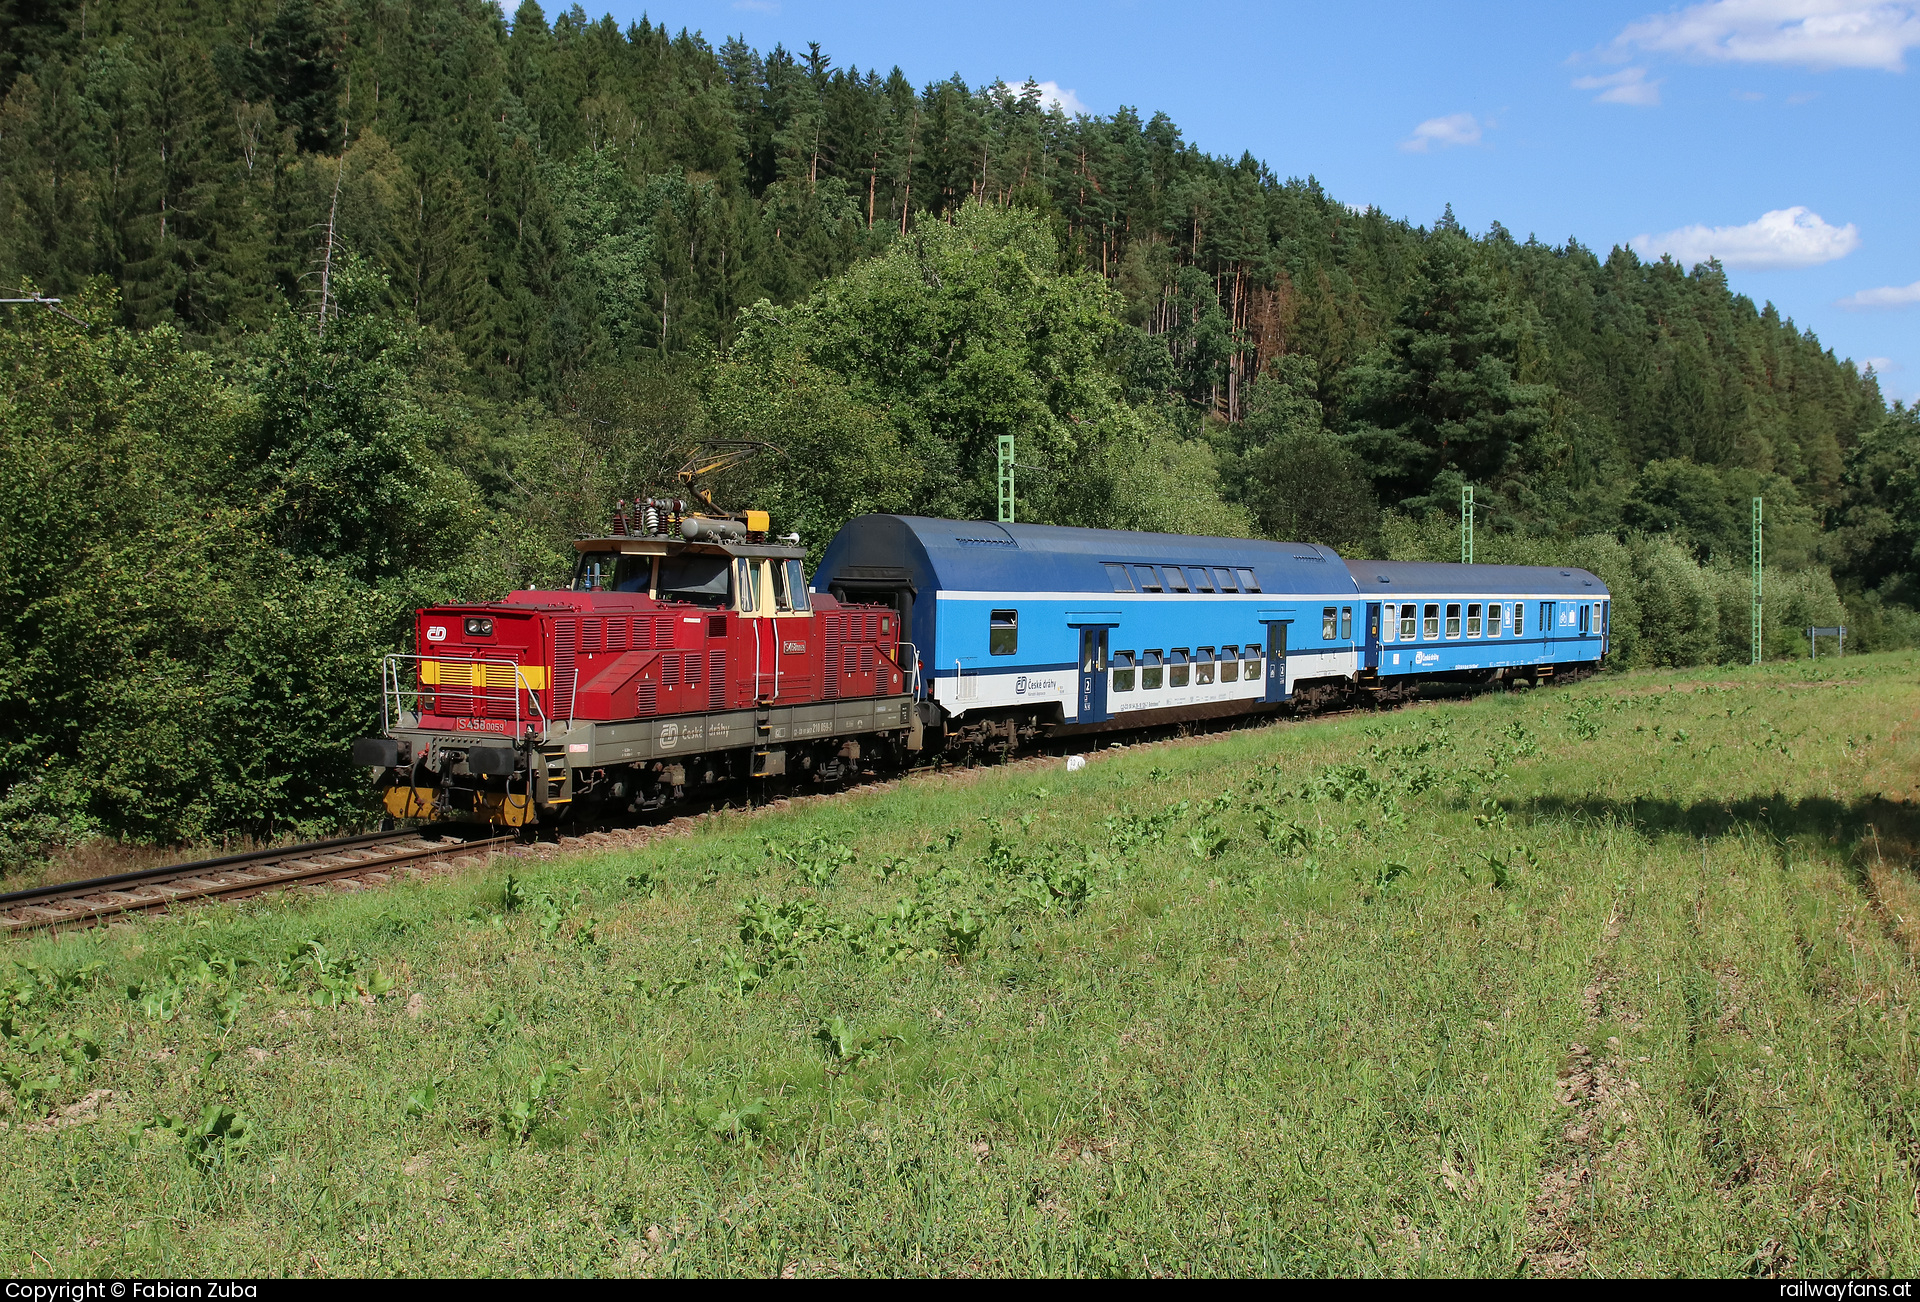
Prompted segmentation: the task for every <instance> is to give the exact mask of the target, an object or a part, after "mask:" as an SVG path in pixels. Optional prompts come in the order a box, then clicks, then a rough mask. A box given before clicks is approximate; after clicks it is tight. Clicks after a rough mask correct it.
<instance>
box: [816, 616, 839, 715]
mask: <svg viewBox="0 0 1920 1302" xmlns="http://www.w3.org/2000/svg"><path fill="white" fill-rule="evenodd" d="M840 618H841V617H840V616H839V615H828V616H827V617H826V618H825V619H823V620H821V621H820V643H821V645H820V692H821V695H823V696H825V697H826V698H827V699H828V700H832V699H833V698H834V697H836V696H838V695H840V676H839V675H838V674H836V673H834V672H833V670H834V663H835V659H836V657H838V656H839V654H840Z"/></svg>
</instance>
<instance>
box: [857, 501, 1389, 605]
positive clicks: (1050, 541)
mask: <svg viewBox="0 0 1920 1302" xmlns="http://www.w3.org/2000/svg"><path fill="white" fill-rule="evenodd" d="M1112 561H1118V562H1121V563H1124V564H1128V565H1149V564H1151V565H1208V566H1221V567H1229V568H1234V569H1251V570H1252V571H1253V572H1254V574H1255V576H1256V577H1257V579H1258V580H1259V584H1260V590H1261V591H1262V592H1263V593H1282V594H1285V593H1310V594H1315V595H1319V594H1323V593H1329V592H1351V591H1353V579H1352V577H1351V576H1350V575H1349V574H1348V573H1347V571H1346V568H1345V565H1344V563H1343V562H1342V561H1341V559H1340V556H1339V554H1338V553H1337V552H1335V551H1334V550H1333V549H1332V548H1331V547H1322V546H1318V545H1316V544H1313V543H1278V542H1267V541H1265V540H1263V539H1258V538H1207V537H1200V536H1196V535H1190V534H1179V533H1129V532H1123V531H1120V530H1115V529H1070V528H1063V527H1060V526H1056V525H1044V524H988V523H985V522H983V521H976V520H935V519H930V518H928V517H926V516H917V515H863V516H859V517H857V518H856V519H853V520H849V521H848V522H847V524H846V525H845V527H843V528H842V529H841V530H840V533H839V534H838V536H836V537H835V539H834V541H833V543H832V545H831V546H830V547H828V549H827V553H826V555H825V556H824V557H823V558H822V559H821V564H820V576H821V578H822V579H823V580H824V581H825V582H826V583H836V584H847V585H848V586H859V585H861V584H863V583H868V582H874V581H883V580H885V579H887V578H896V579H908V580H910V581H911V582H912V584H913V586H914V589H915V590H916V591H917V592H922V593H925V592H929V591H946V592H1005V593H1009V594H1012V593H1023V592H1086V593H1108V594H1111V593H1112V592H1113V581H1112V580H1111V579H1110V578H1109V577H1108V573H1107V570H1106V569H1105V568H1104V565H1103V562H1112ZM901 570H905V571H907V573H899V571H901Z"/></svg>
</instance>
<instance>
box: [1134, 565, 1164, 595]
mask: <svg viewBox="0 0 1920 1302" xmlns="http://www.w3.org/2000/svg"><path fill="white" fill-rule="evenodd" d="M1133 581H1134V582H1135V583H1137V584H1139V585H1140V591H1142V592H1158V591H1160V576H1159V575H1158V574H1156V573H1154V571H1153V566H1151V565H1136V566H1134V567H1133Z"/></svg>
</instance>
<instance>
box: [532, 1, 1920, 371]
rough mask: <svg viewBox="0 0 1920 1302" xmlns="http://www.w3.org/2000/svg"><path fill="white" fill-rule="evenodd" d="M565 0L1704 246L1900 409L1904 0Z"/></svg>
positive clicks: (1911, 318)
mask: <svg viewBox="0 0 1920 1302" xmlns="http://www.w3.org/2000/svg"><path fill="white" fill-rule="evenodd" d="M586 7H587V8H588V9H589V10H590V12H592V13H594V14H595V15H596V16H597V15H598V13H599V12H601V11H602V10H603V9H609V8H610V10H611V12H612V13H613V14H614V16H615V17H616V18H618V19H620V20H622V21H623V22H625V21H631V20H633V19H637V18H638V17H640V16H641V14H642V12H646V13H648V14H649V16H650V17H651V18H652V19H653V20H654V21H655V22H665V23H667V24H668V25H669V26H671V27H672V28H674V29H676V30H677V29H679V28H681V27H687V28H690V29H693V30H696V31H700V32H703V33H705V35H706V36H707V37H708V39H709V40H712V41H714V42H715V43H716V44H717V43H718V42H719V41H721V40H723V39H725V37H727V36H728V35H732V34H735V33H738V34H742V35H744V36H745V37H746V39H747V41H748V42H749V43H750V44H752V45H754V46H757V47H759V48H760V49H762V50H765V49H768V48H771V47H772V46H773V45H774V44H776V43H783V44H785V45H787V46H788V47H789V48H790V49H797V50H804V49H805V48H806V45H807V42H809V41H818V42H820V44H821V45H822V47H823V48H824V50H825V51H826V53H828V54H829V55H831V56H832V58H833V60H834V64H835V66H837V67H846V66H848V65H856V66H858V67H860V68H862V69H865V68H867V67H870V66H874V65H878V66H879V67H880V68H881V69H882V71H885V70H886V69H889V68H891V67H893V66H894V65H896V64H897V65H898V66H899V67H900V68H901V69H902V71H904V72H905V73H906V74H907V76H908V77H909V78H910V79H911V80H913V81H914V82H915V83H916V84H920V85H924V84H926V83H927V82H929V81H933V80H937V79H939V78H941V77H945V76H947V75H949V74H951V73H955V72H957V73H959V74H960V75H961V76H962V77H964V78H966V80H967V81H968V83H969V84H972V85H979V84H981V83H983V82H991V81H992V80H994V79H995V78H1002V79H1005V80H1006V81H1008V82H1011V83H1018V82H1021V81H1024V80H1025V79H1026V78H1028V77H1029V76H1031V77H1033V78H1035V79H1036V80H1038V81H1040V82H1043V83H1048V84H1050V85H1051V87H1053V88H1055V89H1057V91H1058V92H1059V94H1060V95H1061V98H1062V100H1063V102H1064V103H1065V104H1066V106H1067V107H1068V108H1069V110H1076V109H1084V110H1085V111H1087V112H1091V113H1100V114H1105V113H1111V112H1112V111H1113V110H1114V109H1116V108H1117V107H1119V106H1120V105H1123V104H1126V105H1132V106H1134V107H1136V108H1137V109H1139V110H1140V112H1141V113H1142V114H1143V115H1148V114H1151V113H1153V112H1154V111H1156V110H1164V111H1165V112H1166V113H1167V114H1168V115H1169V116H1171V117H1172V118H1173V120H1174V121H1175V122H1177V123H1178V124H1179V125H1180V127H1181V129H1182V130H1183V131H1184V132H1185V135H1186V138H1187V139H1188V140H1189V141H1192V142H1194V143H1195V144H1198V145H1199V146H1201V147H1202V148H1204V149H1206V150H1207V151H1208V152H1210V153H1214V154H1225V155H1229V156H1234V157H1237V156H1238V155H1239V154H1240V152H1241V151H1242V150H1246V151H1250V152H1251V153H1253V154H1254V156H1255V157H1258V158H1261V159H1264V160H1265V161H1266V163H1267V164H1268V165H1269V166H1270V167H1271V168H1272V169H1273V170H1274V171H1276V172H1277V173H1279V174H1280V175H1282V176H1305V175H1307V174H1309V173H1311V174H1313V175H1315V176H1317V177H1319V179H1320V181H1321V183H1322V184H1323V185H1325V186H1326V187H1327V189H1328V191H1329V192H1330V193H1331V194H1333V195H1334V196H1335V197H1336V198H1339V199H1341V200H1343V201H1345V202H1347V203H1351V204H1356V205H1362V206H1364V205H1366V204H1369V203H1372V204H1378V205H1379V206H1380V207H1381V208H1382V209H1384V210H1386V211H1387V212H1388V213H1391V214H1393V215H1395V216H1401V217H1407V218H1410V219H1412V220H1414V221H1416V222H1420V223H1423V224H1424V223H1430V222H1431V221H1432V220H1433V219H1434V218H1435V217H1437V216H1438V215H1439V214H1440V212H1441V210H1442V208H1443V207H1444V206H1445V205H1446V204H1448V203H1451V204H1452V205H1453V208H1454V212H1455V214H1456V215H1458V217H1459V218H1460V220H1461V221H1462V222H1463V223H1464V224H1465V225H1467V226H1468V227H1469V228H1470V229H1472V230H1475V231H1483V230H1485V229H1486V228H1487V227H1488V225H1490V224H1491V223H1492V222H1494V221H1499V222H1502V223H1504V224H1505V225H1506V226H1507V228H1508V229H1510V230H1512V231H1513V232H1514V233H1515V234H1516V235H1517V236H1519V237H1521V238H1524V237H1526V236H1527V235H1528V234H1537V235H1538V236H1539V237H1540V238H1541V239H1543V240H1548V241H1551V242H1554V243H1559V242H1561V241H1563V240H1565V239H1566V238H1568V237H1569V236H1572V237H1575V238H1577V239H1579V240H1580V242H1581V243H1583V244H1586V245H1588V246H1590V247H1592V248H1595V249H1597V250H1600V251H1601V252H1602V253H1604V252H1605V250H1607V249H1608V248H1610V247H1611V246H1612V245H1614V244H1616V243H1628V242H1631V243H1633V244H1634V246H1635V247H1636V248H1638V249H1640V250H1641V251H1642V252H1643V253H1646V252H1656V253H1657V251H1658V250H1659V249H1662V248H1665V249H1668V250H1671V251H1673V252H1674V253H1675V254H1676V256H1681V257H1683V258H1685V259H1686V260H1687V261H1689V262H1691V261H1695V260H1698V259H1700V258H1704V257H1706V256H1707V255H1708V254H1710V253H1718V254H1719V255H1720V256H1721V258H1722V260H1723V261H1724V262H1726V263H1727V264H1728V268H1729V272H1728V274H1729V277H1730V279H1731V280H1732V283H1733V286H1734V288H1735V289H1736V290H1738V291H1739V292H1741V293H1744V294H1747V295H1749V296H1751V297H1752V298H1753V299H1754V300H1755V301H1757V302H1764V301H1767V300H1771V301H1772V302H1774V303H1775V304H1776V305H1777V306H1778V307H1779V309H1780V311H1781V312H1782V313H1783V314H1785V315H1787V316H1790V317H1792V318H1793V319H1794V320H1795V321H1797V322H1798V323H1800V324H1801V325H1802V326H1804V327H1810V328H1811V329H1813V330H1814V331H1815V332H1816V333H1818V335H1819V336H1820V338H1821V340H1822V341H1823V342H1824V343H1825V344H1827V345H1828V346H1829V347H1831V348H1832V349H1833V350H1834V351H1835V352H1836V353H1837V354H1838V355H1840V356H1842V357H1850V358H1853V359H1854V360H1855V361H1856V362H1859V363H1861V364H1863V365H1864V364H1866V363H1867V362H1869V361H1872V363H1873V364H1874V365H1875V367H1876V369H1877V370H1879V372H1880V374H1881V378H1882V385H1883V387H1884V388H1885V390H1886V392H1887V393H1888V396H1889V397H1899V398H1903V399H1906V400H1908V401H1912V400H1914V399H1915V398H1916V397H1920V212H1916V206H1917V205H1920V176H1916V163H1917V162H1920V68H1916V67H1914V65H1916V64H1920V0H1710V2H1709V3H1702V4H1694V5H1683V6H1677V7H1672V8H1659V7H1654V6H1651V5H1648V4H1645V3H1626V4H1614V3H1586V4H1580V5H1568V4H1552V5H1545V4H1541V5H1522V4H1503V3H1491V2H1486V3H1479V4H1447V3H1435V2H1434V0H1426V2H1424V3H1381V4H1372V5H1352V4H1346V5H1339V4H1333V5H1330V4H1326V3H1324V0H1321V2H1319V3H1313V4H1266V5H1259V4H1232V5H1230V4H1220V3H1212V2H1211V0H1184V2H1183V3H1178V4H1172V3H1166V2H1165V0H1109V2H1107V3H1092V2H1090V0H1067V2H1063V3H1054V4H1036V3H1032V2H1031V0H1027V2H1025V3H1016V2H1014V0H974V2H973V3H969V4H964V5H937V6H936V5H925V4H922V5H912V4H900V3H897V0H896V2H895V3H878V2H876V0H838V2H837V3H828V2H826V0H679V2H676V3H672V4H669V5H661V4H651V5H645V6H642V5H637V4H629V3H620V4H614V5H611V6H608V5H606V4H605V3H604V0H603V3H602V4H601V5H588V6H586ZM507 8H508V9H509V10H511V8H512V4H511V3H509V4H508V5H507Z"/></svg>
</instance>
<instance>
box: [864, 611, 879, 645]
mask: <svg viewBox="0 0 1920 1302" xmlns="http://www.w3.org/2000/svg"><path fill="white" fill-rule="evenodd" d="M879 636H880V616H879V615H877V614H876V615H868V616H867V641H869V642H871V641H873V639H875V638H876V637H879Z"/></svg>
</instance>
